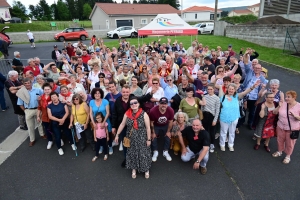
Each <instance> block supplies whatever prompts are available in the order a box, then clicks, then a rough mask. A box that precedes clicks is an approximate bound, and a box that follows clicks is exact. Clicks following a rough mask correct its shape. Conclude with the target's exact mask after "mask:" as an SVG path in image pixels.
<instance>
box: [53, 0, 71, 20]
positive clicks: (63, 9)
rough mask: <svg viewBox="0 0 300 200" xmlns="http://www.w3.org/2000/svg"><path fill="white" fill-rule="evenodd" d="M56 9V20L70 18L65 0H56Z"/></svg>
mask: <svg viewBox="0 0 300 200" xmlns="http://www.w3.org/2000/svg"><path fill="white" fill-rule="evenodd" d="M56 9H57V19H58V20H65V21H66V20H70V16H69V11H68V7H67V5H66V3H65V2H63V1H62V0H58V1H57V5H56Z"/></svg>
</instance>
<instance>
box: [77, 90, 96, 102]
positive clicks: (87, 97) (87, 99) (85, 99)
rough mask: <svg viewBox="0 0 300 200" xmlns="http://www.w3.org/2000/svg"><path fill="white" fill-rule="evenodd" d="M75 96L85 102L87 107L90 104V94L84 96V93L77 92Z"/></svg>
mask: <svg viewBox="0 0 300 200" xmlns="http://www.w3.org/2000/svg"><path fill="white" fill-rule="evenodd" d="M76 94H79V95H80V97H81V99H82V101H84V102H86V104H87V105H89V104H90V101H91V100H92V97H91V95H90V94H86V93H85V92H84V91H82V90H77V91H76Z"/></svg>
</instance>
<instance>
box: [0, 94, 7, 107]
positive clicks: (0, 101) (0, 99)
mask: <svg viewBox="0 0 300 200" xmlns="http://www.w3.org/2000/svg"><path fill="white" fill-rule="evenodd" d="M0 105H1V108H2V110H6V107H7V106H6V103H5V98H4V90H0Z"/></svg>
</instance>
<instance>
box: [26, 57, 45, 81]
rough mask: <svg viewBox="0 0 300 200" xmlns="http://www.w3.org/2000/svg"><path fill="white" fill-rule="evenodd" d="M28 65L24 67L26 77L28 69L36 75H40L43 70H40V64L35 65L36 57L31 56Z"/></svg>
mask: <svg viewBox="0 0 300 200" xmlns="http://www.w3.org/2000/svg"><path fill="white" fill-rule="evenodd" d="M27 63H28V66H27V67H25V68H24V70H23V76H24V78H25V74H26V72H27V71H32V73H33V75H34V76H37V75H39V74H40V73H41V72H40V68H39V67H38V66H36V65H35V62H34V59H33V58H29V59H28V61H27Z"/></svg>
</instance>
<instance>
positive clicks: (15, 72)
mask: <svg viewBox="0 0 300 200" xmlns="http://www.w3.org/2000/svg"><path fill="white" fill-rule="evenodd" d="M18 74H19V73H18V72H17V71H15V70H11V71H9V72H8V74H7V77H8V78H10V77H12V76H15V75H18Z"/></svg>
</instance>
